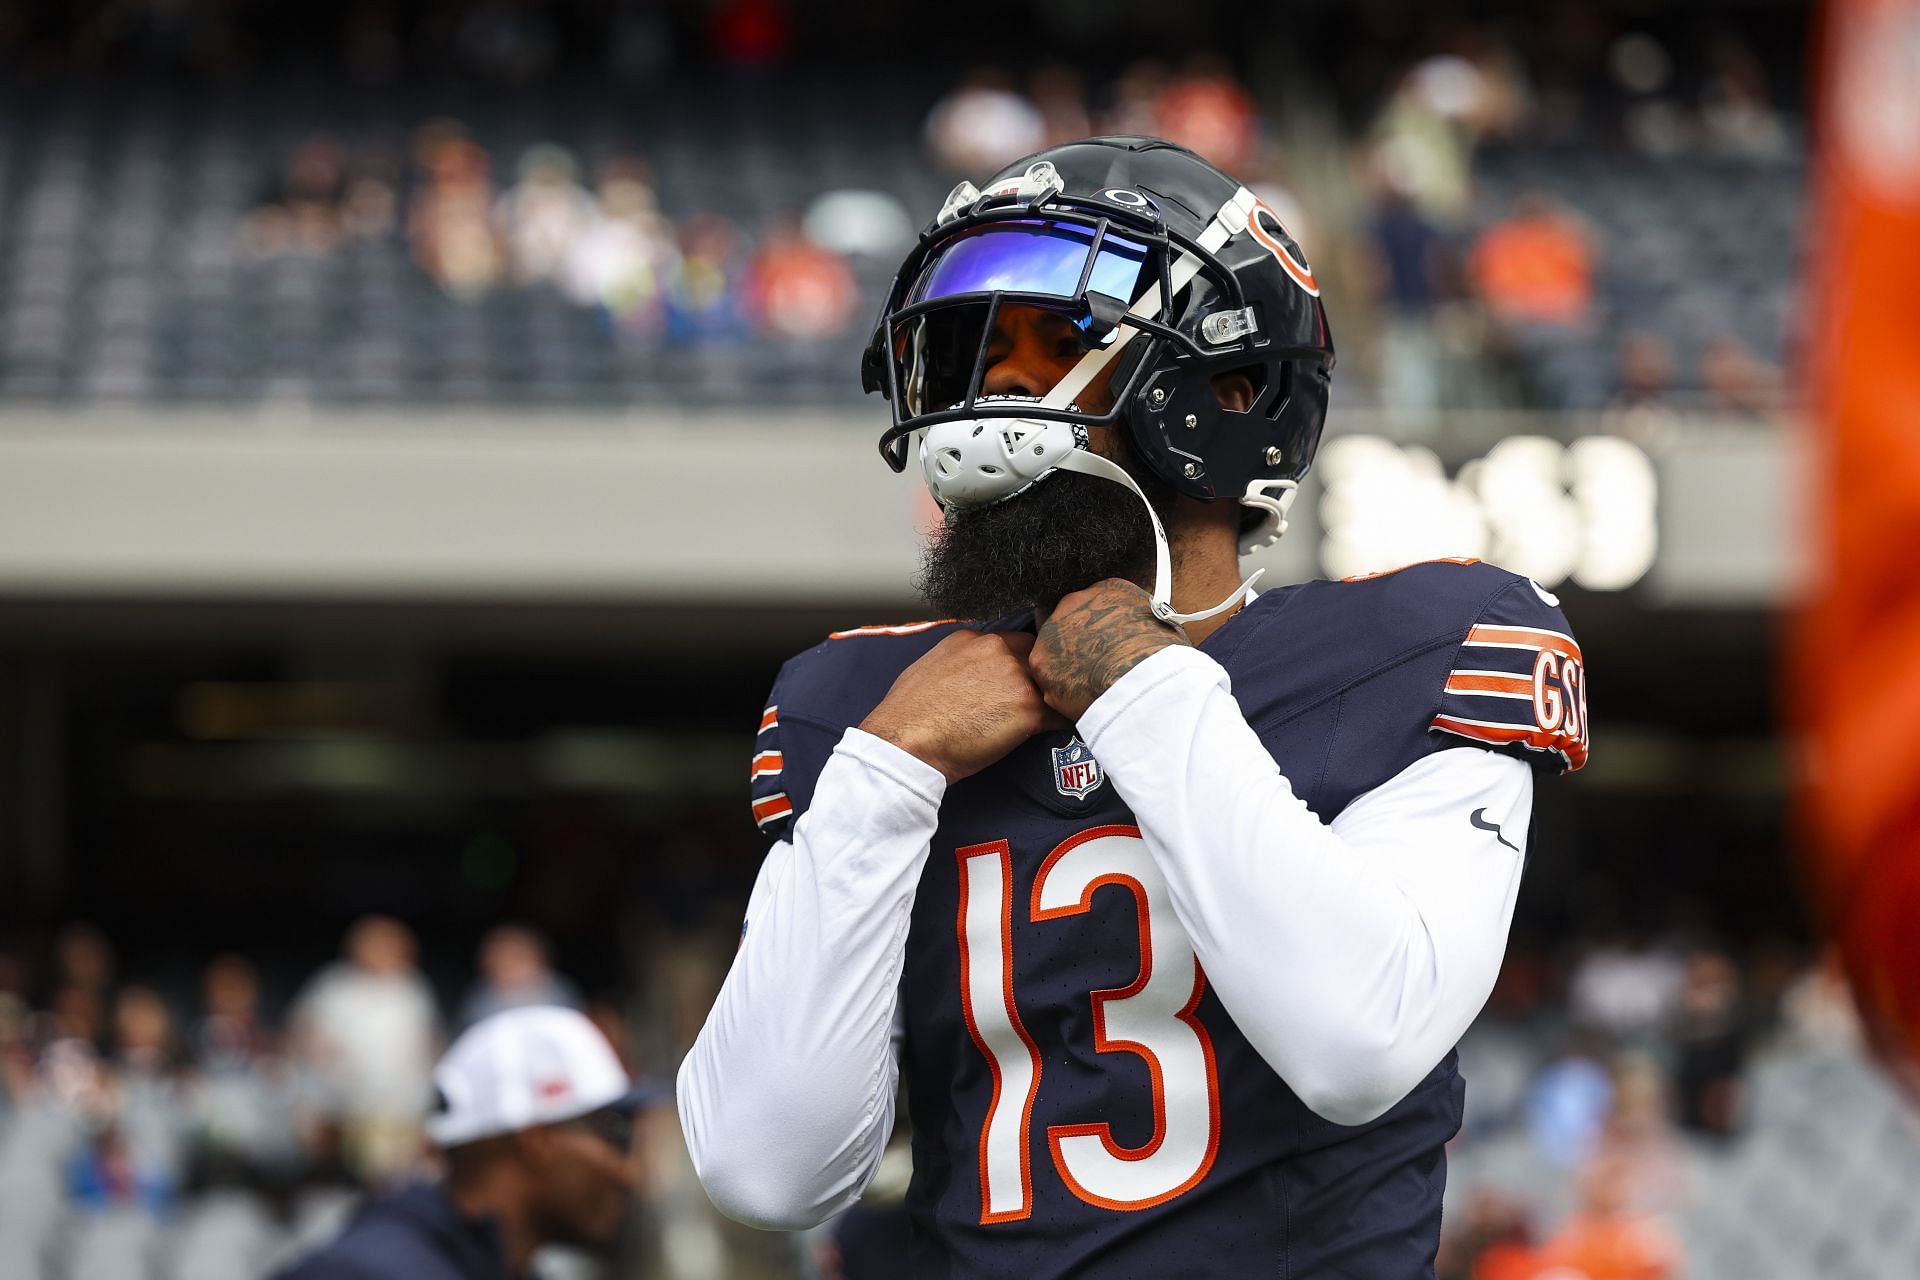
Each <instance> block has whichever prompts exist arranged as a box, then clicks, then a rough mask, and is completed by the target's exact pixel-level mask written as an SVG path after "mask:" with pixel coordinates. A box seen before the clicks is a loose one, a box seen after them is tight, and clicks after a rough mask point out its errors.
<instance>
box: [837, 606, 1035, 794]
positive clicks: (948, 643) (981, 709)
mask: <svg viewBox="0 0 1920 1280" xmlns="http://www.w3.org/2000/svg"><path fill="white" fill-rule="evenodd" d="M1033 643H1034V638H1033V637H1032V636H1030V635H1028V634H1027V633H1026V632H1024V631H1019V632H1012V633H1007V632H997V631H996V632H981V631H956V632H954V633H953V634H952V635H950V636H948V637H947V638H946V639H944V640H942V641H941V642H940V643H939V644H937V645H935V646H933V648H931V649H929V650H927V652H925V653H924V654H922V655H920V659H919V661H917V662H915V663H914V664H913V665H912V666H910V667H908V668H907V669H906V670H905V671H902V672H901V673H900V676H899V678H898V679H897V680H895V681H894V682H893V688H891V689H889V690H887V696H886V697H885V698H882V699H881V700H880V705H879V706H877V707H875V708H874V709H873V711H872V712H871V713H870V714H869V715H868V716H867V718H866V719H865V720H862V721H861V722H860V728H861V729H863V730H865V731H866V732H868V733H871V734H873V735H874V736H875V737H879V738H885V739H886V740H887V741H888V742H891V743H893V744H894V745H895V746H897V747H899V748H900V749H901V750H903V751H906V752H909V753H910V754H912V755H915V756H918V757H919V758H920V759H922V760H924V761H926V762H927V763H928V764H930V765H932V766H933V767H934V768H936V769H938V770H939V771H940V772H941V773H944V774H946V775H947V781H948V782H950V783H952V782H958V781H960V779H962V778H965V777H969V776H971V775H973V774H976V773H978V772H980V771H981V770H982V769H984V768H986V767H987V766H988V765H990V764H992V763H993V762H994V761H996V760H998V759H1000V757H1002V756H1004V755H1006V754H1007V752H1009V751H1011V750H1013V749H1014V748H1015V747H1017V746H1019V745H1020V744H1021V743H1023V742H1025V741H1026V740H1027V739H1028V738H1031V737H1032V736H1033V735H1034V734H1036V733H1039V732H1040V731H1041V730H1042V729H1062V728H1065V727H1066V722H1065V721H1063V720H1062V719H1061V718H1060V717H1059V715H1058V714H1056V713H1055V712H1054V711H1053V710H1051V709H1050V708H1049V707H1048V706H1047V704H1046V703H1045V702H1044V701H1043V700H1042V699H1041V697H1040V690H1039V689H1038V688H1036V687H1035V685H1034V683H1033V677H1032V676H1031V675H1029V674H1028V672H1027V655H1028V652H1029V651H1030V650H1031V649H1032V648H1033Z"/></svg>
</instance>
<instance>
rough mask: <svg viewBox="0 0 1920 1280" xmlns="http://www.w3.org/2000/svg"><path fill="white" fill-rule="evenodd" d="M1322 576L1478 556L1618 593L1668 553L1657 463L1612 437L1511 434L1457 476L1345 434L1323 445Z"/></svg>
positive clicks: (1424, 458) (1425, 452)
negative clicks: (1663, 547) (1662, 545)
mask: <svg viewBox="0 0 1920 1280" xmlns="http://www.w3.org/2000/svg"><path fill="white" fill-rule="evenodd" d="M1314 471H1315V475H1316V476H1317V477H1318V479H1319V480H1320V483H1321V485H1322V493H1321V496H1320V503H1319V517H1320V524H1321V530H1322V531H1321V537H1320V546H1319V567H1320V569H1321V571H1322V572H1324V573H1325V574H1326V575H1327V576H1328V577H1333V578H1347V577H1353V576H1355V575H1358V574H1366V573H1377V572H1379V571H1381V570H1383V569H1391V568H1395V567H1397V566H1399V565H1404V564H1411V563H1413V562H1415V561H1419V560H1432V559H1437V558H1439V557H1442V556H1470V557H1473V558H1475V559H1480V560H1487V561H1490V562H1492V563H1494V564H1497V565H1500V566H1501V567H1503V568H1506V569H1511V570H1512V571H1513V572H1515V573H1523V574H1526V575H1527V576H1528V577H1530V578H1532V579H1533V580H1534V581H1536V582H1538V583H1540V584H1541V585H1542V586H1544V587H1550V588H1551V587H1557V586H1559V585H1560V584H1561V583H1563V582H1568V581H1571V582H1572V583H1573V584H1574V585H1576V586H1579V587H1582V588H1585V589H1587V590H1589V591H1621V590H1624V589H1626V588H1628V587H1631V586H1633V585H1634V584H1635V583H1637V582H1639V581H1640V580H1641V579H1642V578H1644V577H1645V576H1646V575H1647V573H1648V571H1649V570H1650V569H1652V568H1653V565H1654V562H1655V558H1656V555H1657V552H1658V549H1659V530H1658V514H1657V509H1658V502H1657V499H1658V494H1659V485H1658V481H1657V480H1656V478H1655V468H1654V464H1653V460H1652V459H1651V458H1649V457H1648V456H1647V455H1646V453H1645V452H1643V451H1642V450H1641V449H1640V448H1639V447H1638V446H1637V445H1635V444H1633V443H1632V442H1630V441H1627V440H1622V439H1619V438H1617V437H1612V436H1587V437H1583V438H1581V439H1578V440H1575V441H1573V442H1572V443H1570V444H1562V443H1560V442H1559V441H1557V440H1553V439H1549V438H1547V437H1545V436H1536V435H1516V436H1509V437H1507V438H1506V439H1504V440H1502V441H1500V442H1499V443H1498V444H1496V445H1494V446H1493V447H1492V448H1491V449H1490V450H1488V452H1487V453H1486V454H1485V456H1483V457H1478V458H1475V459H1473V460H1471V461H1469V462H1467V463H1465V464H1464V465H1462V466H1461V467H1460V468H1459V469H1458V470H1457V471H1456V472H1455V473H1454V474H1453V475H1451V476H1450V475H1448V474H1447V471H1446V468H1445V467H1444V465H1443V464H1442V463H1441V461H1440V458H1439V456H1438V455H1436V454H1435V453H1434V452H1433V451H1432V450H1430V449H1427V448H1425V447H1423V446H1421V445H1415V444H1397V443H1395V442H1394V441H1391V440H1388V439H1385V438H1383V437H1380V436H1372V435H1348V436H1340V437H1337V438H1335V439H1332V440H1329V441H1327V442H1326V444H1324V445H1323V446H1322V447H1321V450H1320V457H1319V460H1318V462H1317V463H1316V464H1315V468H1314Z"/></svg>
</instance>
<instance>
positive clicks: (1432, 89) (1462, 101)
mask: <svg viewBox="0 0 1920 1280" xmlns="http://www.w3.org/2000/svg"><path fill="white" fill-rule="evenodd" d="M1490 100H1491V93H1490V90H1489V88H1488V85H1487V81H1486V77H1485V76H1483V75H1482V74H1481V72H1480V70H1479V69H1478V68H1477V67H1475V66H1474V65H1473V64H1472V63H1471V62H1468V61H1467V60H1466V59H1465V58H1460V57H1453V56H1446V57H1432V58H1428V59H1425V60H1424V61H1422V62H1420V63H1418V64H1416V65H1415V66H1414V67H1413V68H1412V69H1411V70H1409V71H1408V72H1407V74H1406V75H1405V76H1404V77H1403V78H1402V79H1401V81H1400V84H1399V86H1398V87H1397V88H1396V89H1395V90H1394V92H1393V94H1392V96H1391V97H1389V98H1388V100H1387V104H1386V106H1385V108H1384V109H1383V110H1382V111H1381V113H1380V116H1379V118H1378V119H1377V120H1376V121H1375V122H1374V126H1373V135H1374V146H1375V148H1376V149H1378V150H1380V151H1383V152H1385V153H1387V157H1388V159H1387V163H1389V164H1390V165H1391V166H1392V167H1394V168H1395V169H1397V170H1398V171H1399V172H1400V173H1401V174H1402V175H1403V181H1404V184H1405V187H1406V190H1407V192H1408V195H1409V197H1410V198H1411V199H1412V200H1413V202H1414V204H1416V205H1417V206H1418V207H1419V208H1420V210H1421V212H1422V213H1424V214H1426V216H1427V217H1429V218H1431V219H1433V220H1434V221H1435V222H1437V223H1439V224H1440V225H1442V226H1454V225H1457V224H1458V223H1459V222H1460V221H1461V220H1462V219H1463V218H1464V217H1465V216H1466V212H1467V206H1468V200H1469V196H1470V193H1471V187H1472V180H1471V176H1470V173H1471V165H1472V158H1473V145H1474V142H1475V139H1476V136H1477V132H1476V131H1477V125H1478V122H1479V120H1480V119H1481V118H1482V116H1483V115H1484V113H1485V112H1486V110H1487V106H1488V103H1489V101H1490Z"/></svg>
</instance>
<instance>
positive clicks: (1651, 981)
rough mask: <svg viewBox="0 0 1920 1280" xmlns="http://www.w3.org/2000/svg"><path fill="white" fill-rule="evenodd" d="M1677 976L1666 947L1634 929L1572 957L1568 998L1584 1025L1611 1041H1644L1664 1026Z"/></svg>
mask: <svg viewBox="0 0 1920 1280" xmlns="http://www.w3.org/2000/svg"><path fill="white" fill-rule="evenodd" d="M1681 976H1682V974H1681V961H1680V958H1679V957H1678V956H1676V955H1675V954H1674V953H1673V952H1672V951H1671V950H1669V949H1667V948H1665V947H1661V946H1657V945H1655V944H1654V943H1653V942H1651V941H1650V940H1648V939H1646V938H1644V937H1641V936H1638V935H1631V934H1626V935H1620V936H1616V937H1611V938H1606V939H1603V940H1600V941H1597V942H1595V943H1593V944H1592V945H1591V946H1589V947H1588V948H1586V950H1585V951H1584V952H1583V953H1582V954H1581V956H1580V958H1579V960H1578V961H1576V962H1575V964H1574V968H1573V975H1572V977H1571V979H1570V980H1569V982H1568V990H1567V1003H1568V1006H1569V1010H1570V1012H1571V1013H1572V1014H1573V1018H1574V1021H1575V1022H1576V1023H1578V1024H1579V1025H1581V1026H1583V1027H1589V1028H1593V1029H1595V1030H1598V1031H1601V1032H1604V1033H1605V1034H1606V1035H1607V1036H1609V1037H1611V1038H1612V1039H1614V1040H1616V1041H1622V1042H1634V1041H1645V1040H1648V1039H1650V1038H1652V1037H1653V1036H1654V1035H1655V1033H1657V1032H1658V1031H1660V1030H1662V1029H1663V1028H1664V1027H1665V1025H1666V1021H1667V1018H1668V1017H1669V1015H1670V1014H1671V1012H1672V1010H1673V1002H1674V999H1675V997H1676V996H1677V994H1678V992H1679V989H1680V982H1681Z"/></svg>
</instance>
